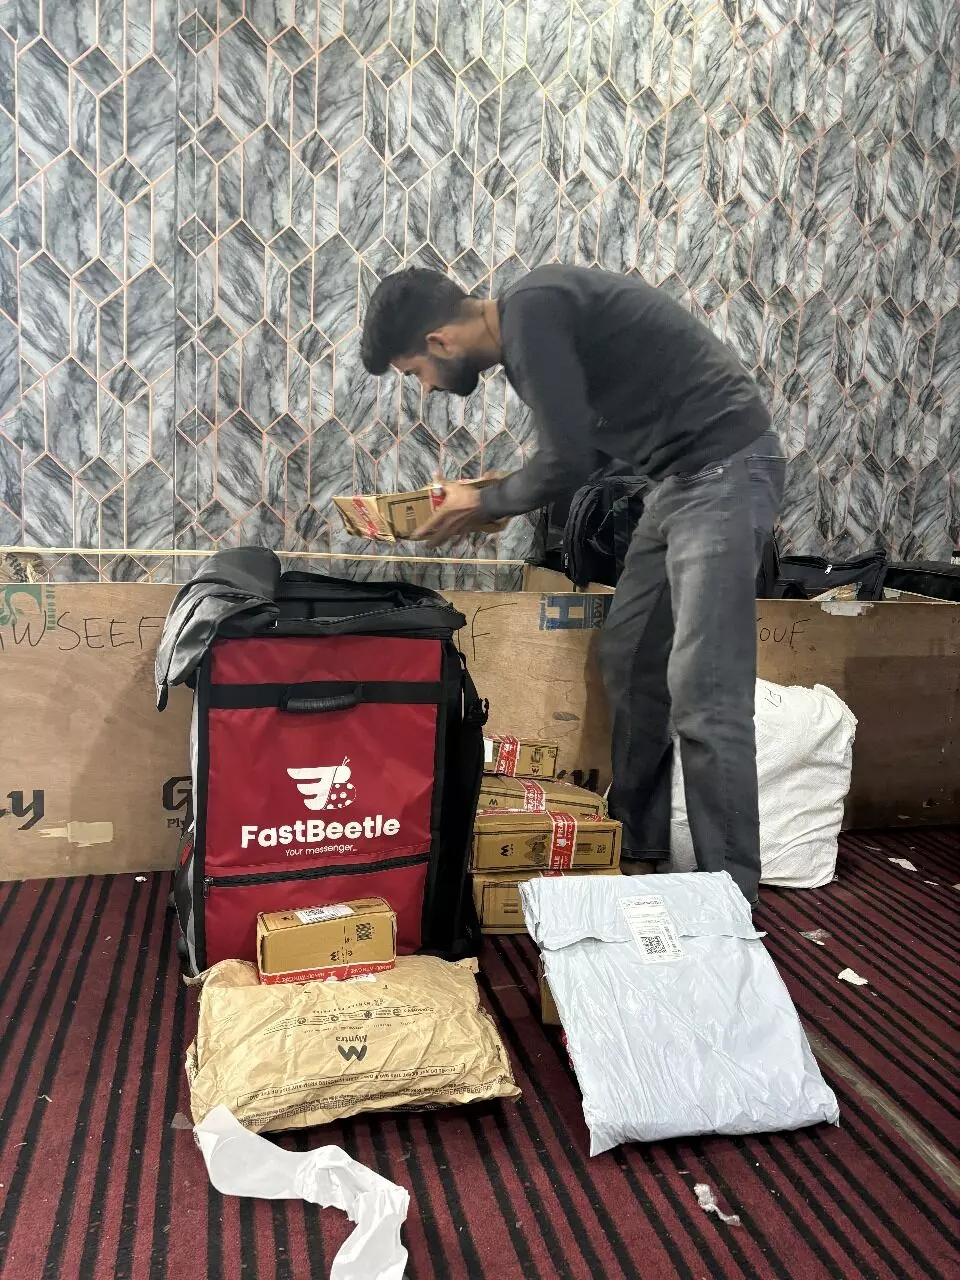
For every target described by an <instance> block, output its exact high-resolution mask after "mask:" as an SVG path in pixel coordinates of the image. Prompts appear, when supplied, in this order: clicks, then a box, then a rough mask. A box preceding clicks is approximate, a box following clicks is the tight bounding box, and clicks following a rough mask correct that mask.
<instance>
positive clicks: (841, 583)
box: [757, 535, 887, 600]
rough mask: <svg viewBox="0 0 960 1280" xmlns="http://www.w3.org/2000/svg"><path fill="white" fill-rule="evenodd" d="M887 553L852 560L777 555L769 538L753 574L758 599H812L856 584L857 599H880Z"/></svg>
mask: <svg viewBox="0 0 960 1280" xmlns="http://www.w3.org/2000/svg"><path fill="white" fill-rule="evenodd" d="M886 572H887V553H886V552H885V551H868V552H867V553H866V554H865V555H862V556H856V557H854V559H853V560H842V561H831V560H825V559H824V558H823V557H822V556H781V555H779V553H778V551H777V543H776V538H775V537H774V536H773V535H771V537H770V539H769V541H768V542H767V545H766V547H765V548H764V552H763V557H762V559H761V562H760V571H759V572H758V574H757V599H758V600H812V599H813V597H814V596H819V595H822V594H823V592H824V591H830V590H831V589H832V588H833V587H846V586H851V585H856V587H857V599H858V600H882V599H883V587H884V579H885V575H886Z"/></svg>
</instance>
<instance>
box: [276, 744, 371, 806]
mask: <svg viewBox="0 0 960 1280" xmlns="http://www.w3.org/2000/svg"><path fill="white" fill-rule="evenodd" d="M287 773H288V774H289V776H290V777H291V778H292V779H293V780H294V782H295V783H296V784H297V790H298V791H299V792H300V794H301V795H302V796H306V799H305V800H304V802H303V803H304V807H305V808H307V809H312V810H314V811H316V810H319V809H346V808H347V806H348V805H351V804H353V801H354V796H355V791H354V786H353V783H352V782H351V781H350V777H351V774H350V761H349V759H348V758H346V757H344V760H343V763H342V764H334V765H322V766H321V767H320V768H319V769H288V770H287Z"/></svg>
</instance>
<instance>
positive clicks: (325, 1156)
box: [194, 1107, 410, 1280]
mask: <svg viewBox="0 0 960 1280" xmlns="http://www.w3.org/2000/svg"><path fill="white" fill-rule="evenodd" d="M194 1134H195V1135H196V1139H197V1145H198V1146H199V1148H200V1150H201V1151H202V1153H203V1158H204V1160H205V1161H206V1164H207V1172H208V1174H209V1175H210V1181H211V1182H212V1183H213V1185H214V1186H215V1187H216V1189H217V1190H218V1191H219V1192H220V1193H221V1195H225V1196H253V1197H256V1198H258V1199H261V1200H308V1201H310V1203H311V1204H318V1205H321V1206H322V1207H323V1208H325V1209H326V1208H334V1209H342V1210H343V1212H344V1213H345V1214H346V1215H347V1217H348V1218H349V1219H350V1221H351V1222H355V1223H356V1227H355V1229H354V1230H353V1232H352V1233H351V1235H350V1237H349V1238H348V1239H347V1240H346V1241H345V1243H344V1244H343V1246H342V1248H341V1249H340V1252H339V1253H338V1254H337V1256H336V1257H335V1258H334V1260H333V1265H332V1266H331V1268H330V1280H403V1272H404V1268H405V1267H406V1265H407V1251H406V1249H405V1248H404V1247H403V1245H402V1244H401V1243H400V1228H401V1227H402V1226H403V1224H404V1222H405V1221H406V1217H407V1210H408V1209H409V1207H410V1197H409V1195H408V1194H407V1192H406V1191H404V1189H403V1188H402V1187H398V1186H397V1185H396V1184H395V1183H393V1182H388V1181H387V1179H386V1178H381V1177H380V1175H379V1174H378V1173H374V1172H373V1170H372V1169H368V1168H367V1167H366V1165H363V1164H360V1163H359V1162H358V1161H356V1160H353V1159H351V1157H350V1156H348V1155H347V1153H346V1152H345V1151H341V1149H340V1148H339V1147H317V1148H316V1150H314V1151H307V1152H301V1151H284V1150H282V1148H280V1147H277V1146H275V1145H274V1144H273V1143H272V1142H268V1141H267V1139H266V1138H261V1137H259V1135H257V1134H255V1133H250V1132H248V1130H246V1129H244V1127H243V1125H242V1124H240V1122H239V1120H237V1119H236V1117H235V1116H234V1115H233V1113H232V1112H231V1111H230V1110H229V1109H228V1108H227V1107H214V1109H213V1110H212V1111H211V1112H210V1113H209V1114H208V1115H207V1117H206V1118H205V1119H204V1120H203V1122H202V1123H201V1124H198V1125H197V1127H196V1129H195V1130H194Z"/></svg>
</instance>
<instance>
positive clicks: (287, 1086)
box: [187, 956, 520, 1132]
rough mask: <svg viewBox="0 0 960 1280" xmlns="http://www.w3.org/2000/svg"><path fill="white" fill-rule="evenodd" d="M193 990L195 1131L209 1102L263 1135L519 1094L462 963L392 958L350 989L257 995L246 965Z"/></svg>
mask: <svg viewBox="0 0 960 1280" xmlns="http://www.w3.org/2000/svg"><path fill="white" fill-rule="evenodd" d="M197 981H199V982H202V990H201V993H200V1016H199V1022H198V1026H197V1038H196V1040H195V1042H194V1043H193V1044H192V1045H191V1046H190V1048H189V1049H188V1050H187V1079H188V1081H189V1083H190V1106H191V1110H192V1112H193V1118H194V1122H195V1123H197V1124H199V1123H200V1121H201V1120H203V1118H204V1116H206V1114H207V1112H208V1111H211V1110H212V1109H213V1108H214V1107H215V1106H217V1105H218V1104H219V1103H223V1104H224V1105H225V1106H227V1107H229V1108H230V1110H231V1111H232V1112H233V1114H234V1115H235V1116H236V1117H237V1119H238V1120H239V1121H240V1123H241V1124H243V1125H244V1126H245V1127H246V1128H247V1129H252V1130H253V1131H254V1132H263V1131H276V1130H281V1129H304V1128H307V1127H309V1126H310V1125H317V1124H330V1123H331V1122H332V1121H334V1120H342V1119H344V1118H345V1117H347V1116H353V1115H357V1114H358V1113H360V1112H363V1111H390V1110H397V1109H398V1108H410V1109H412V1110H421V1109H423V1110H425V1109H428V1108H433V1107H440V1106H453V1105H456V1104H458V1103H467V1102H485V1101H489V1100H490V1099H492V1098H516V1097H519V1095H520V1090H519V1089H518V1088H517V1086H516V1084H515V1082H514V1079H513V1072H512V1070H511V1067H510V1060H509V1058H508V1057H507V1052H506V1049H505V1048H504V1046H503V1042H502V1041H501V1039H500V1035H499V1033H498V1031H497V1028H496V1026H495V1025H494V1022H493V1019H492V1018H491V1017H490V1015H489V1014H488V1013H486V1012H485V1011H484V1010H483V1009H481V1007H480V999H479V994H478V991H477V982H476V978H475V977H474V974H473V970H472V967H471V964H470V963H469V962H461V963H460V964H448V963H447V962H446V961H444V960H438V959H436V958H435V957H433V956H401V957H400V958H399V959H398V960H397V964H396V968H394V969H391V970H389V972H387V973H382V974H376V975H374V976H372V978H366V979H360V980H358V981H354V982H305V983H303V984H290V985H276V986H264V985H260V983H259V982H258V980H257V971H256V967H255V966H254V965H251V964H247V963H245V962H243V961H240V960H224V961H222V962H221V963H220V964H218V965H214V967H213V968H212V969H210V970H208V971H207V973H206V974H204V975H203V976H202V978H201V979H198V980H197Z"/></svg>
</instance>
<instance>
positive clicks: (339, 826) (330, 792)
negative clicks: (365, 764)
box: [240, 756, 400, 857]
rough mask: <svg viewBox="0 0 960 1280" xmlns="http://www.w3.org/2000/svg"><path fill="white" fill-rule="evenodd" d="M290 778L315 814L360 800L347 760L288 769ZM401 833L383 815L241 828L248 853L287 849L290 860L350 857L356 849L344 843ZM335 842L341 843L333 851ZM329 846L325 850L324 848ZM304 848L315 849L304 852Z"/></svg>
mask: <svg viewBox="0 0 960 1280" xmlns="http://www.w3.org/2000/svg"><path fill="white" fill-rule="evenodd" d="M286 773H287V776H288V777H289V778H292V780H293V781H294V782H295V783H296V784H297V790H298V791H299V792H300V794H301V796H303V805H304V808H305V809H309V810H310V811H311V812H312V813H322V812H324V811H327V812H329V811H331V810H341V809H348V808H349V807H350V806H351V805H352V804H353V803H354V801H355V800H356V789H355V787H354V785H353V782H352V781H351V777H352V773H351V770H350V760H349V758H348V757H346V756H345V757H344V759H343V761H342V762H341V763H340V764H332V765H319V766H317V767H316V768H313V769H287V770H286ZM399 832H400V822H399V820H398V819H397V818H385V817H384V816H383V814H382V813H378V814H367V815H366V816H365V817H363V818H357V819H355V820H353V821H348V820H347V819H346V818H343V819H341V820H340V821H339V822H331V821H327V820H325V819H322V818H308V819H307V820H303V819H298V820H297V821H296V822H289V823H284V824H283V825H282V826H279V827H255V826H243V827H241V828H240V847H241V849H248V848H249V847H250V846H251V845H253V844H258V845H259V846H260V847H261V848H262V849H272V848H277V847H278V846H279V847H280V848H284V849H286V851H287V854H288V856H290V857H293V856H295V855H297V854H311V855H313V854H317V853H330V852H336V853H349V852H350V851H351V850H352V849H353V848H354V845H353V844H352V843H350V844H346V845H344V844H340V843H339V842H340V841H351V842H352V841H356V840H379V839H381V838H382V837H383V836H387V837H391V838H392V837H393V836H396V835H398V834H399ZM331 841H334V842H337V844H336V847H335V848H334V847H331V845H330V843H329V842H331ZM324 844H326V845H327V848H326V849H321V848H320V847H319V846H320V845H324ZM304 845H308V846H313V847H312V848H304V847H303V846H304Z"/></svg>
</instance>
